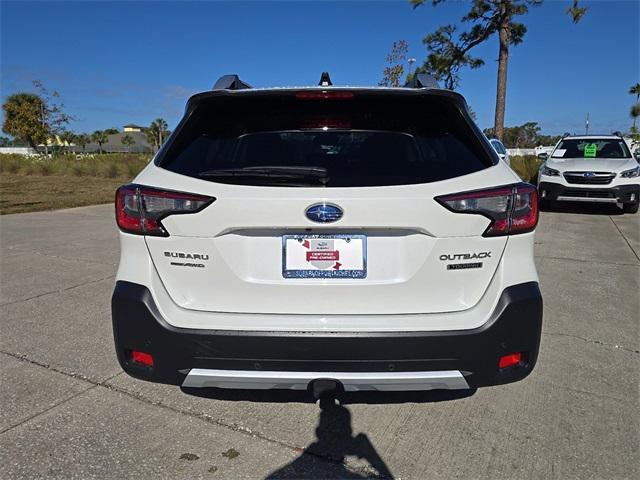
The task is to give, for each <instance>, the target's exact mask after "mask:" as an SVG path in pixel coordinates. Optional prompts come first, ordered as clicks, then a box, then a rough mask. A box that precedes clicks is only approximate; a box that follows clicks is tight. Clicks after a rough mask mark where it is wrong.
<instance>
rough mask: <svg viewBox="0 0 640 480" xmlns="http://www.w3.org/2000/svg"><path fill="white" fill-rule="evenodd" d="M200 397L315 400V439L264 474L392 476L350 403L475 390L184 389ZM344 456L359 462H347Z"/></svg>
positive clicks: (270, 479)
mask: <svg viewBox="0 0 640 480" xmlns="http://www.w3.org/2000/svg"><path fill="white" fill-rule="evenodd" d="M182 391H183V392H184V393H187V394H189V395H195V396H198V397H201V398H210V399H215V400H227V401H248V402H276V403H278V402H279V403H282V402H302V403H316V402H317V403H318V404H319V407H320V417H319V420H318V426H317V427H316V431H315V433H316V440H315V441H314V442H312V443H310V444H309V445H308V446H307V447H305V448H304V449H300V451H301V453H300V455H299V456H298V457H297V458H296V459H294V460H293V461H292V462H290V463H288V464H286V465H284V466H283V467H281V468H278V469H277V470H275V471H273V472H272V473H270V474H269V475H267V477H266V480H277V479H364V478H376V479H392V478H394V476H393V474H392V473H391V471H390V469H389V467H388V466H387V464H386V463H385V462H384V460H383V459H382V457H381V456H380V454H379V453H378V452H377V450H376V449H375V447H374V445H373V443H372V442H371V440H370V439H369V437H368V436H367V435H366V434H365V433H358V434H357V435H354V434H353V428H352V425H351V412H350V411H349V409H348V408H347V407H346V406H345V405H350V404H359V403H365V404H395V403H434V402H444V401H450V400H457V399H462V398H466V397H470V396H472V395H473V394H475V392H476V389H469V390H429V391H424V392H353V393H352V392H348V393H347V392H334V393H333V394H327V395H325V396H323V397H322V398H320V400H315V399H314V397H313V395H312V394H311V393H310V392H309V391H290V390H226V389H220V388H182ZM346 457H355V458H357V459H358V460H357V461H356V462H355V463H356V464H357V466H354V465H353V464H352V462H350V464H349V465H348V464H347V463H345V459H346Z"/></svg>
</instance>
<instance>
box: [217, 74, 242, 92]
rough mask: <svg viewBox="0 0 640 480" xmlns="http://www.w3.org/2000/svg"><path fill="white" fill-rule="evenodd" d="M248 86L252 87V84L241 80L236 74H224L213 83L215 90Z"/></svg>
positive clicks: (240, 88)
mask: <svg viewBox="0 0 640 480" xmlns="http://www.w3.org/2000/svg"><path fill="white" fill-rule="evenodd" d="M247 88H251V85H249V84H248V83H246V82H243V81H242V80H240V77H239V76H238V75H236V74H232V75H223V76H221V77H220V78H219V79H218V81H217V82H216V83H215V84H214V85H213V90H245V89H247Z"/></svg>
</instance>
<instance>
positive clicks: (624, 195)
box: [538, 182, 640, 203]
mask: <svg viewBox="0 0 640 480" xmlns="http://www.w3.org/2000/svg"><path fill="white" fill-rule="evenodd" d="M538 191H540V192H545V194H544V197H541V198H543V199H544V200H551V201H553V200H557V198H558V197H567V198H578V199H584V198H591V199H594V200H597V199H614V198H615V199H616V201H617V202H618V203H632V202H633V203H635V202H638V198H639V197H640V186H638V185H618V186H615V187H602V188H600V187H598V188H584V187H582V188H581V186H580V185H576V186H570V187H568V186H565V185H560V184H559V183H550V182H540V185H538ZM632 198H633V200H632Z"/></svg>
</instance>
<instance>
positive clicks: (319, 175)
mask: <svg viewBox="0 0 640 480" xmlns="http://www.w3.org/2000/svg"><path fill="white" fill-rule="evenodd" d="M198 176H199V177H200V178H219V177H259V178H274V179H279V180H286V179H288V178H291V179H300V178H312V179H314V180H317V181H318V182H319V183H321V184H323V185H325V184H326V183H327V182H328V181H329V177H328V175H327V169H326V168H324V167H303V166H263V167H244V168H221V169H217V170H207V171H204V172H200V173H199V174H198Z"/></svg>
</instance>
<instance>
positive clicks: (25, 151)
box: [0, 147, 37, 155]
mask: <svg viewBox="0 0 640 480" xmlns="http://www.w3.org/2000/svg"><path fill="white" fill-rule="evenodd" d="M0 153H17V154H18V155H37V153H36V151H35V150H34V149H33V148H31V147H0Z"/></svg>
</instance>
